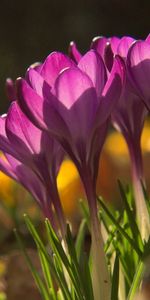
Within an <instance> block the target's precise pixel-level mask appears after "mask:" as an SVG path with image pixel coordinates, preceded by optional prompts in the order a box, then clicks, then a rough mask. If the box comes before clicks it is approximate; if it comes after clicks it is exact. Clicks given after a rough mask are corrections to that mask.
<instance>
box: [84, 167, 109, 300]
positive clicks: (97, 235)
mask: <svg viewBox="0 0 150 300" xmlns="http://www.w3.org/2000/svg"><path fill="white" fill-rule="evenodd" d="M82 180H83V183H84V187H85V191H86V195H87V199H88V203H89V208H90V216H91V239H92V244H91V255H92V284H93V292H94V299H95V300H110V294H111V284H110V277H109V273H108V268H107V263H106V257H105V253H104V247H103V239H102V234H101V228H100V223H99V220H98V214H97V202H96V192H95V185H94V184H93V183H92V179H91V177H90V174H89V172H88V170H86V171H85V170H84V178H83V177H82Z"/></svg>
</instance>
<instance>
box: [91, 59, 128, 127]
mask: <svg viewBox="0 0 150 300" xmlns="http://www.w3.org/2000/svg"><path fill="white" fill-rule="evenodd" d="M124 84H125V65H124V61H123V60H122V59H121V58H120V57H119V56H116V57H115V59H114V64H113V67H112V70H111V73H110V76H109V78H108V80H107V83H106V85H105V87H104V90H103V93H102V97H101V99H100V105H99V110H98V113H97V119H96V126H100V124H102V123H103V122H105V121H106V120H107V118H108V117H109V116H110V114H111V112H112V110H113V107H114V105H115V104H116V103H117V101H118V99H119V98H120V96H121V93H122V89H123V87H124Z"/></svg>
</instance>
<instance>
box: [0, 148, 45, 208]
mask: <svg viewBox="0 0 150 300" xmlns="http://www.w3.org/2000/svg"><path fill="white" fill-rule="evenodd" d="M6 157H7V161H8V163H7V165H8V166H9V167H8V166H7V169H6V172H7V173H6V172H5V170H4V169H3V170H2V171H3V172H4V173H6V174H7V175H8V176H11V172H13V174H14V175H12V176H11V177H12V178H13V179H15V180H16V181H17V182H20V183H21V184H22V185H23V186H24V187H25V188H26V189H27V190H28V191H29V192H30V193H31V194H32V195H33V197H34V198H35V199H36V200H37V201H38V203H39V204H40V205H41V204H42V203H43V202H44V201H45V188H44V186H43V184H42V183H41V181H40V180H39V178H38V177H37V176H36V174H35V173H34V172H33V171H32V170H31V169H30V168H28V167H27V166H25V165H23V164H22V163H20V162H19V161H18V160H16V159H14V157H12V156H11V155H8V154H6ZM3 165H4V164H3ZM1 167H2V162H0V168H1Z"/></svg>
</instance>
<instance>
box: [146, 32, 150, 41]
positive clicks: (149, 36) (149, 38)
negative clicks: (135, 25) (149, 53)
mask: <svg viewBox="0 0 150 300" xmlns="http://www.w3.org/2000/svg"><path fill="white" fill-rule="evenodd" d="M145 41H146V42H147V43H150V34H149V35H148V36H147V38H146V40H145Z"/></svg>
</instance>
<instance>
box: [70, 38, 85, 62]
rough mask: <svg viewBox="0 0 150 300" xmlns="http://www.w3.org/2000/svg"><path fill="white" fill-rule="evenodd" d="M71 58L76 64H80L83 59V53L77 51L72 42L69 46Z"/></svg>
mask: <svg viewBox="0 0 150 300" xmlns="http://www.w3.org/2000/svg"><path fill="white" fill-rule="evenodd" d="M69 56H70V57H71V59H73V60H74V61H75V62H76V63H78V62H79V61H80V59H81V57H82V55H81V53H80V52H79V50H78V49H77V46H76V44H75V42H71V43H70V45H69Z"/></svg>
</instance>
